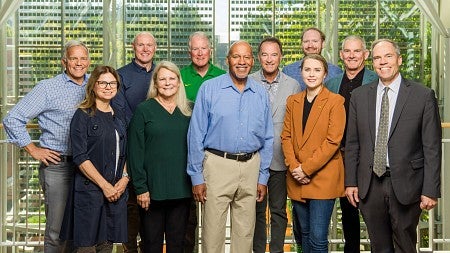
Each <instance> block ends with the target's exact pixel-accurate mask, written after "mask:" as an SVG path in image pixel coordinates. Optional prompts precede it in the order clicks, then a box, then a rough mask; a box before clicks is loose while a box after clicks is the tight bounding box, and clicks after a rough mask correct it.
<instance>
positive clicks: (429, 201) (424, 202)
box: [420, 195, 437, 210]
mask: <svg viewBox="0 0 450 253" xmlns="http://www.w3.org/2000/svg"><path fill="white" fill-rule="evenodd" d="M436 204H437V199H435V198H430V197H427V196H425V195H422V196H420V209H422V210H431V209H433V208H434V207H435V206H436Z"/></svg>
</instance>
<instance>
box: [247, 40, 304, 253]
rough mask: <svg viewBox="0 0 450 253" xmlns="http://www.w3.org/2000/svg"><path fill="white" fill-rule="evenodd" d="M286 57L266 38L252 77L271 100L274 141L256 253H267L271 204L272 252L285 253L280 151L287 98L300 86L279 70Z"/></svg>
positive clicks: (278, 45)
mask: <svg viewBox="0 0 450 253" xmlns="http://www.w3.org/2000/svg"><path fill="white" fill-rule="evenodd" d="M282 58H283V48H282V45H281V42H280V40H279V39H277V38H275V37H267V38H265V39H263V40H262V41H261V42H260V43H259V46H258V60H259V62H260V63H261V69H260V70H258V71H257V72H255V73H253V74H251V75H250V77H252V78H253V79H255V80H257V81H258V82H259V83H260V84H261V85H263V86H264V87H265V88H266V90H267V92H268V94H269V100H270V107H271V109H272V120H273V131H274V142H273V158H272V163H271V164H270V168H269V173H270V176H269V181H268V184H267V189H268V192H269V196H268V198H267V196H266V197H265V198H264V200H263V201H262V202H256V223H255V233H254V236H253V252H254V253H263V252H266V242H267V233H266V231H267V229H266V223H267V222H266V209H267V202H269V210H270V245H269V250H270V252H283V247H284V238H285V235H286V227H287V221H288V219H287V214H286V198H287V189H286V170H287V167H286V165H285V163H284V155H283V151H282V150H281V138H280V135H281V131H282V130H283V121H284V114H285V112H286V99H287V98H288V97H289V96H290V95H292V94H295V93H298V92H300V85H299V84H298V82H297V81H296V80H294V79H293V78H291V77H289V76H288V75H286V74H284V73H283V72H281V71H280V69H279V66H280V62H281V59H282Z"/></svg>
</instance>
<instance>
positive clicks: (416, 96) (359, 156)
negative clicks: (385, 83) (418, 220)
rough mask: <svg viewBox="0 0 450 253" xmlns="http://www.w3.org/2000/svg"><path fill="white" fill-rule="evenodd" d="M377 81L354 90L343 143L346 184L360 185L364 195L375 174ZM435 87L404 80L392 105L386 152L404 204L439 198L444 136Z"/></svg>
mask: <svg viewBox="0 0 450 253" xmlns="http://www.w3.org/2000/svg"><path fill="white" fill-rule="evenodd" d="M377 85H378V80H377V81H374V82H372V83H370V84H368V85H363V86H361V87H359V88H357V89H355V90H354V91H353V92H352V96H351V99H350V109H349V116H348V124H347V140H346V144H345V186H357V187H358V193H359V197H360V198H361V199H364V198H365V197H366V196H367V194H368V191H369V186H370V181H371V178H372V166H373V155H374V149H375V137H376V126H375V124H376V123H375V122H376V119H375V108H376V95H377ZM441 132H442V130H441V124H440V117H439V110H438V105H437V100H436V97H435V93H434V91H433V90H431V89H429V88H427V87H425V86H423V85H422V84H419V83H416V82H413V81H409V80H406V79H403V78H402V81H401V84H400V89H399V94H398V97H397V103H396V105H395V109H394V116H393V119H392V123H391V127H390V133H389V139H388V155H389V165H390V170H391V182H392V187H393V189H394V192H395V196H396V197H397V199H398V200H399V202H400V203H402V204H403V205H409V204H412V203H416V202H418V201H420V196H421V195H425V196H428V197H431V198H439V197H440V196H441V193H440V185H441V183H440V173H441V138H442V137H441V136H442V133H441Z"/></svg>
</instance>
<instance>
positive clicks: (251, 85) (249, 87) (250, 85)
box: [221, 73, 257, 93]
mask: <svg viewBox="0 0 450 253" xmlns="http://www.w3.org/2000/svg"><path fill="white" fill-rule="evenodd" d="M227 79H228V81H226V82H222V87H221V88H222V89H225V88H230V87H231V88H233V89H235V90H237V88H236V86H235V85H234V83H233V80H232V79H231V76H230V73H227ZM255 85H257V83H256V81H255V80H254V79H253V78H251V77H250V76H248V77H247V82H246V83H245V88H244V92H245V91H247V90H250V91H252V92H253V93H254V92H255V91H256V87H255Z"/></svg>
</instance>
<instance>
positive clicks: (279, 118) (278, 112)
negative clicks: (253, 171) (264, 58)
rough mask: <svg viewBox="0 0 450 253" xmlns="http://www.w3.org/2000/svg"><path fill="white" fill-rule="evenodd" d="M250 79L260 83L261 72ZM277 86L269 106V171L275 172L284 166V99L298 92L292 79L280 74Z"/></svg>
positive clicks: (297, 87) (298, 89)
mask: <svg viewBox="0 0 450 253" xmlns="http://www.w3.org/2000/svg"><path fill="white" fill-rule="evenodd" d="M250 77H252V78H254V79H255V80H257V81H258V82H260V83H262V79H263V78H264V77H263V75H262V73H261V70H259V71H257V72H255V73H253V74H251V75H250ZM278 82H279V86H278V91H277V95H276V97H275V99H274V101H273V103H272V104H271V108H272V120H273V132H274V135H273V136H274V138H273V158H272V163H271V164H270V169H271V170H275V171H285V170H286V165H285V164H284V155H283V151H282V149H281V138H280V135H281V130H283V120H284V114H285V112H286V99H287V98H288V97H289V96H290V95H292V94H296V93H298V92H300V85H299V84H298V82H297V81H295V80H294V79H293V78H291V77H289V76H288V75H286V74H284V73H282V72H281V71H280V76H279V78H278Z"/></svg>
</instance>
